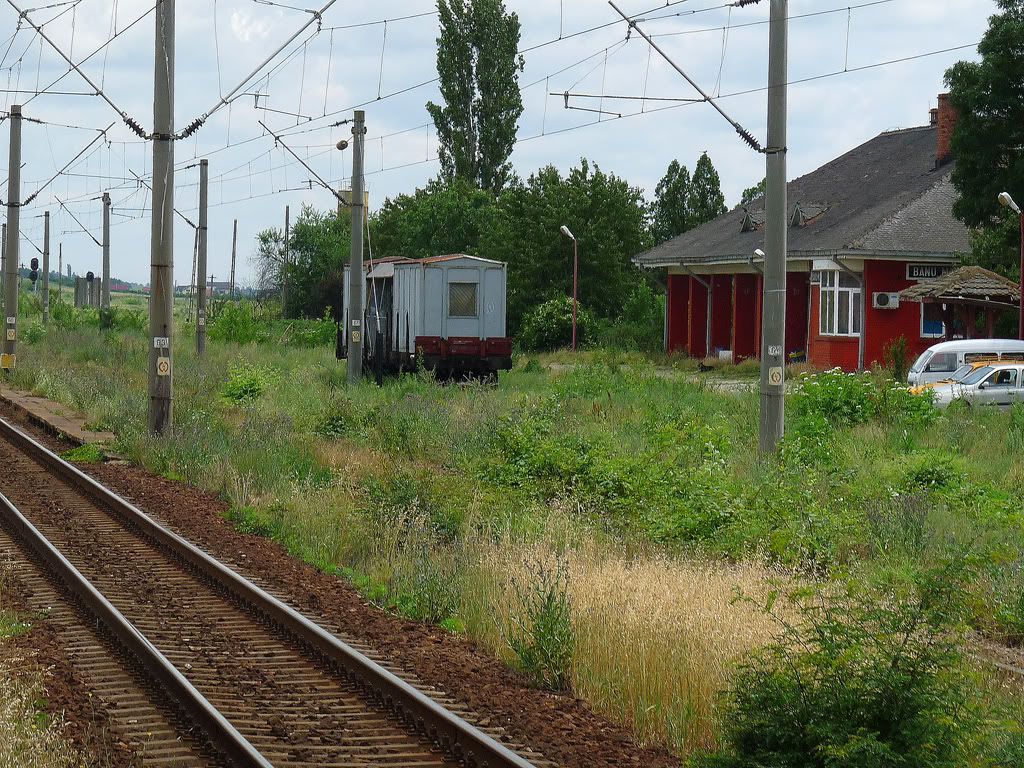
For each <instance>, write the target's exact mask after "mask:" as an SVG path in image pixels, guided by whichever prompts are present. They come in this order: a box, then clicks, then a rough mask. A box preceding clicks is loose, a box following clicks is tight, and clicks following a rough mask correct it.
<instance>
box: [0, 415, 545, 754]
mask: <svg viewBox="0 0 1024 768" xmlns="http://www.w3.org/2000/svg"><path fill="white" fill-rule="evenodd" d="M0 435H2V436H3V437H5V438H7V439H8V440H9V441H10V442H11V443H13V444H14V445H16V446H18V447H20V448H22V449H23V450H24V451H25V452H26V453H28V454H29V455H31V456H33V457H34V458H35V459H36V460H37V461H39V462H40V463H41V464H43V465H44V466H46V467H47V468H48V469H49V470H50V471H52V472H54V473H55V474H57V475H59V476H60V477H61V478H62V479H63V480H65V481H66V482H69V483H71V484H72V485H74V486H75V487H77V488H78V489H79V490H80V491H82V492H83V493H86V494H88V495H89V496H91V497H92V498H94V499H96V500H97V501H99V502H100V503H101V504H103V505H105V506H107V507H108V508H110V509H111V510H112V511H114V512H115V513H116V514H117V515H119V516H120V517H122V519H124V520H125V521H126V522H128V523H129V524H130V525H133V526H135V527H137V528H138V529H139V530H140V531H142V532H143V533H145V534H146V535H147V536H148V537H149V538H150V539H151V540H153V541H155V542H156V543H157V544H158V545H159V546H161V547H163V548H164V549H165V550H167V551H168V552H170V553H171V554H173V555H174V556H175V557H178V558H179V559H181V560H182V561H183V562H184V563H186V564H187V565H189V566H190V567H192V568H194V569H195V570H196V571H198V572H199V573H200V574H202V575H203V576H205V577H206V578H208V579H210V580H211V581H212V582H213V583H215V584H216V585H217V586H219V587H221V588H222V589H224V590H226V591H227V592H228V593H230V594H231V595H232V596H234V597H235V598H236V599H237V600H239V601H241V602H242V603H243V604H245V605H247V606H248V607H249V608H251V609H252V610H254V611H255V612H257V613H258V614H260V615H261V616H262V617H263V618H264V619H265V620H266V621H268V622H269V623H271V624H273V625H276V626H277V627H279V628H281V629H283V630H284V631H285V632H286V633H288V634H290V635H291V636H293V637H295V638H296V639H298V640H301V641H302V642H303V643H305V644H306V645H307V646H308V647H309V648H311V649H312V650H313V651H315V652H316V653H318V654H320V655H321V656H322V657H323V658H325V659H326V660H327V661H328V662H330V663H331V664H333V665H334V666H335V667H336V668H337V669H339V670H341V671H342V672H343V673H344V674H345V675H346V676H347V677H348V678H349V679H350V680H352V681H353V682H356V683H357V684H359V685H361V686H363V687H364V689H365V690H366V691H367V692H368V693H369V694H370V695H371V696H373V697H374V698H376V699H378V700H379V701H380V702H381V703H382V704H383V705H384V706H386V707H388V708H390V709H392V710H393V711H395V712H396V713H397V714H398V715H400V716H401V717H402V718H403V719H404V720H406V721H407V722H408V723H409V724H410V725H411V726H413V727H414V728H415V729H416V730H419V731H421V732H423V733H425V734H426V735H427V736H429V737H430V738H432V739H433V740H434V741H436V742H437V743H438V744H439V745H440V746H441V747H442V748H444V749H446V750H448V751H449V752H450V753H451V754H452V755H453V756H454V757H456V758H457V759H461V760H463V761H464V762H465V763H466V764H467V765H470V766H478V768H535V766H534V765H533V764H532V763H530V762H529V761H527V760H525V759H524V758H523V757H521V756H520V755H517V754H516V753H515V752H513V751H512V750H510V749H508V748H507V747H505V746H504V745H502V744H500V743H499V742H497V741H496V740H495V739H493V738H491V737H490V736H488V735H487V734H485V733H483V732H482V731H481V730H479V729H478V728H476V727H475V726H473V725H471V724H470V723H468V722H466V721H465V720H463V719H462V718H461V717H459V716H458V715H456V714H455V713H453V712H450V711H449V710H447V709H445V708H444V707H442V706H441V705H440V704H438V703H437V702H436V701H434V700H432V699H431V698H429V697H428V696H426V695H425V694H423V693H421V692H420V691H418V690H417V689H416V688H414V687H413V686H411V685H409V683H407V682H405V681H404V680H402V679H401V678H400V677H398V676H397V675H395V674H393V673H392V672H389V671H388V670H387V669H385V668H384V667H382V666H381V665H379V664H378V663H376V662H375V661H373V660H372V659H370V658H368V657H366V656H365V655H363V654H362V653H360V652H359V651H357V650H356V649H355V648H353V647H351V646H350V645H348V644H347V643H345V642H343V641H341V640H339V639H338V638H337V637H335V636H334V635H333V634H331V633H330V632H328V631H327V630H325V629H323V628H322V627H320V626H319V625H318V624H315V623H314V622H312V621H310V620H309V619H308V618H306V617H305V616H303V615H302V614H301V613H299V612H298V611H296V610H295V609H294V608H292V607H291V606H289V605H287V604H285V603H283V602H282V601H280V600H278V599H277V598H276V597H274V596H273V595H271V594H270V593H268V592H266V591H265V590H263V589H262V588H260V587H258V586H257V585H255V584H253V583H252V582H251V581H249V580H248V579H246V578H244V577H243V576H241V575H239V574H237V573H235V572H234V571H233V570H231V569H230V568H228V567H227V566H225V565H224V564H223V563H221V562H219V561H218V560H216V559H214V558H213V557H211V556H210V555H208V554H207V553H206V552H204V551H202V550H201V549H199V548H198V547H196V546H195V545H194V544H192V543H191V542H189V541H187V540H186V539H184V538H182V537H181V536H179V535H178V534H176V533H174V532H173V531H171V530H169V529H167V528H165V527H164V526H163V525H161V524H160V523H158V522H156V521H155V520H153V519H152V518H151V517H150V516H149V515H147V514H146V513H145V512H143V511H142V510H140V509H139V508H138V507H136V506H134V505H133V504H131V503H130V502H128V501H126V500H125V499H123V498H121V497H120V496H118V495H117V494H116V493H114V492H113V491H111V490H110V489H108V488H106V487H105V486H103V485H101V484H100V483H98V482H97V481H96V480H94V479H93V478H91V477H89V476H88V475H87V474H85V473H84V472H82V471H81V470H79V469H78V468H77V467H75V466H73V465H71V464H69V463H68V462H66V461H64V459H62V458H61V457H60V456H58V455H57V454H55V453H54V452H53V451H51V450H49V449H48V448H46V447H45V446H44V445H42V444H41V443H39V442H38V441H36V440H35V439H33V438H32V437H30V436H29V435H28V434H26V433H25V432H23V431H22V430H20V429H18V428H17V427H15V426H14V425H13V424H11V423H10V422H9V421H7V420H6V419H0Z"/></svg>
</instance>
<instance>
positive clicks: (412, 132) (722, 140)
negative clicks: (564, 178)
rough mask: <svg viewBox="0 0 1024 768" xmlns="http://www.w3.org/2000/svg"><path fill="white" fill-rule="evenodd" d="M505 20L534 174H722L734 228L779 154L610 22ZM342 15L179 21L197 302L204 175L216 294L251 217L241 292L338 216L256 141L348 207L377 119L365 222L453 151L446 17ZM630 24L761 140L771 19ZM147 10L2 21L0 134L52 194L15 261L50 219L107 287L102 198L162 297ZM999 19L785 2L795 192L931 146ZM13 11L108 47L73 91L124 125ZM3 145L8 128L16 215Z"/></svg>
mask: <svg viewBox="0 0 1024 768" xmlns="http://www.w3.org/2000/svg"><path fill="white" fill-rule="evenodd" d="M12 2H13V5H12ZM505 2H506V6H507V8H508V9H509V10H510V11H512V12H515V13H516V14H518V16H519V19H520V22H521V25H522V37H521V45H520V49H521V50H523V51H524V54H523V55H524V59H525V69H524V71H523V72H522V73H521V74H520V87H521V89H522V92H523V105H524V112H523V114H522V117H521V118H520V121H519V132H518V142H517V144H516V146H515V149H514V152H513V154H512V158H511V159H512V163H513V165H514V166H515V169H516V171H517V172H518V173H519V174H520V176H522V177H524V178H525V177H528V176H529V175H530V174H531V173H532V172H533V171H535V170H536V169H538V168H540V167H543V166H545V165H549V164H550V165H554V166H556V167H557V168H559V169H560V170H561V171H563V172H567V171H568V170H569V169H570V168H572V167H573V166H576V165H578V164H579V161H580V159H581V158H582V157H586V158H588V159H589V160H590V161H591V162H593V163H596V164H597V165H599V166H600V167H601V168H602V169H603V170H605V171H607V172H611V173H615V174H616V175H618V176H621V177H622V178H624V179H626V180H628V181H629V183H630V184H632V185H634V186H638V187H640V188H641V189H643V190H644V192H645V194H646V195H647V197H648V199H650V198H651V197H653V194H654V189H655V187H656V185H657V183H658V180H659V179H660V178H661V177H662V175H664V173H665V170H666V168H667V166H668V164H669V163H670V162H671V161H672V160H674V159H677V160H679V162H680V163H682V164H684V165H687V166H688V167H690V168H691V170H692V168H693V166H694V165H695V164H696V161H697V159H698V158H699V157H700V155H701V153H702V152H707V153H708V154H709V156H710V157H711V159H712V161H713V162H714V164H715V166H716V167H717V169H718V171H719V173H720V175H721V180H722V189H723V191H724V193H725V197H726V202H727V204H729V205H730V206H732V205H734V204H736V203H737V202H738V200H739V197H740V194H741V193H742V191H743V189H745V188H746V187H749V186H752V185H753V184H756V183H757V182H758V181H760V179H761V178H762V177H763V176H764V162H765V161H764V156H763V155H759V154H757V153H755V152H754V151H752V150H751V149H750V148H749V147H748V146H747V145H746V144H744V143H743V142H742V141H741V140H740V139H739V138H738V137H737V135H736V133H735V131H734V130H733V128H732V127H731V126H730V125H729V124H728V123H727V122H725V121H724V120H723V118H722V117H721V116H720V115H719V114H718V113H717V112H716V111H715V110H714V108H713V107H712V106H711V105H709V104H707V103H687V102H685V101H672V100H673V99H677V100H678V99H692V98H693V97H695V96H696V95H697V94H696V92H695V91H694V90H693V89H692V88H691V87H690V86H689V85H688V84H687V82H686V81H685V80H684V79H683V78H682V77H681V76H680V75H679V73H678V72H676V70H675V69H674V68H673V67H672V66H671V65H670V64H669V63H668V62H666V61H665V60H664V59H663V58H662V57H661V56H660V55H659V54H658V53H657V52H654V51H653V50H652V49H651V47H650V46H649V45H648V44H647V43H646V42H645V41H644V40H643V39H642V38H641V37H639V36H638V35H636V34H635V33H634V34H632V35H630V36H628V38H627V25H626V23H625V22H624V21H622V20H621V17H620V16H619V15H618V14H617V13H616V11H615V10H614V9H613V8H612V7H611V5H610V4H609V3H607V2H606V1H605V0H543V1H541V0H533V1H532V2H531V1H530V0H505ZM326 4H327V0H177V3H176V17H177V18H176V81H175V127H176V129H178V130H181V129H182V128H183V127H184V126H186V125H188V124H189V123H191V122H192V121H193V120H194V119H196V118H197V117H200V116H202V115H205V114H207V113H211V112H212V114H211V115H210V117H209V118H208V119H207V120H206V121H205V122H204V124H203V125H202V127H201V128H200V129H199V130H198V131H196V132H195V133H194V134H193V135H192V136H191V137H189V138H188V139H184V140H181V141H178V142H176V143H175V167H176V172H175V181H176V194H175V205H176V207H177V209H178V210H179V212H180V215H179V216H177V217H176V220H175V232H174V236H175V242H174V273H175V279H176V281H177V282H178V283H179V284H182V283H183V284H188V283H190V281H191V274H192V261H193V260H192V255H193V242H194V229H193V226H192V224H190V222H196V221H197V220H198V213H197V206H198V180H199V172H198V160H199V159H200V158H207V159H208V160H209V177H210V185H209V200H210V208H209V217H210V218H209V264H210V273H211V274H213V275H214V277H215V279H216V280H218V281H220V280H226V279H227V277H228V274H229V271H230V262H231V240H232V226H233V221H234V220H235V219H237V221H238V239H239V244H238V266H237V281H238V282H239V284H241V285H245V284H247V283H250V282H251V281H252V279H253V270H252V265H251V256H252V254H253V251H254V250H255V242H256V235H257V234H258V232H259V231H261V230H263V229H265V228H267V227H270V226H276V227H283V225H284V215H285V207H286V206H288V207H290V210H291V216H292V218H293V220H294V218H295V217H296V216H297V215H298V213H299V211H300V209H301V207H302V206H303V205H304V204H309V205H312V206H314V207H317V208H319V209H323V210H326V209H330V208H333V207H334V202H333V201H334V198H333V195H332V194H331V193H330V192H329V191H327V190H325V189H324V188H323V187H321V186H320V185H319V183H318V182H317V181H316V180H315V177H314V176H313V174H311V173H310V172H309V171H308V170H306V169H305V168H304V167H303V166H302V165H301V164H300V163H299V162H298V161H296V160H295V159H294V157H292V156H291V155H290V154H288V152H287V151H286V150H285V149H284V148H283V147H282V146H281V145H280V143H279V142H277V141H276V140H275V139H274V138H273V137H272V136H271V135H270V134H269V133H268V132H267V131H266V130H265V129H264V128H263V127H261V125H260V123H259V121H262V122H263V123H264V124H265V125H266V126H268V127H269V128H270V130H272V131H273V132H274V133H276V134H278V135H279V136H281V140H282V141H283V143H284V144H286V145H287V146H288V147H289V148H290V149H291V150H292V151H294V152H295V153H296V154H298V155H299V156H300V157H302V158H303V159H304V160H305V161H306V163H308V165H309V166H310V167H312V169H313V170H314V171H316V174H317V175H319V176H320V177H322V178H323V179H324V180H326V181H327V182H328V183H329V184H330V185H331V186H332V187H334V188H335V189H342V188H346V187H348V185H349V179H348V175H349V174H350V173H351V164H352V152H351V150H350V149H349V150H345V151H339V150H338V149H337V148H336V146H335V145H336V143H337V142H338V141H339V140H340V139H343V138H344V139H350V138H351V133H350V131H351V127H350V126H349V125H336V124H337V123H338V122H340V121H342V120H344V119H346V118H351V116H352V112H353V109H355V108H357V107H358V108H361V109H364V110H365V112H366V121H367V134H366V152H365V163H366V174H367V178H366V183H367V188H368V190H369V194H370V207H371V210H374V209H377V208H379V207H380V205H381V204H383V202H384V200H385V199H386V198H388V197H394V196H396V195H399V194H402V193H412V192H413V191H415V189H416V188H418V187H422V186H423V185H425V184H426V183H427V182H428V181H429V180H430V179H431V178H434V177H435V176H436V175H437V173H438V171H439V163H438V162H437V140H436V135H435V131H434V129H433V126H432V125H431V124H430V118H429V115H428V114H427V111H426V108H425V105H426V103H427V102H428V101H430V100H434V101H439V94H438V89H437V82H436V74H437V73H436V67H435V54H436V45H435V40H436V37H437V34H438V17H437V14H436V12H435V11H436V5H435V3H434V2H432V0H377V1H376V2H369V1H368V0H336V2H334V3H332V4H330V7H328V8H327V9H326V10H325V11H324V12H323V13H322V15H321V16H320V20H319V23H318V22H317V17H316V14H314V13H313V11H320V10H321V9H323V7H324V6H325V5H326ZM617 4H618V5H619V7H620V8H622V10H623V11H624V12H625V13H627V14H629V15H636V16H638V18H640V19H642V21H640V22H639V25H640V28H641V29H643V30H644V31H645V32H647V33H648V34H650V35H652V36H653V37H654V40H655V42H656V43H657V45H658V46H659V47H660V48H661V49H662V50H663V51H664V52H665V54H667V56H668V57H670V58H671V60H672V61H673V62H675V64H676V65H678V66H679V67H680V68H681V69H683V70H684V71H685V72H686V74H687V75H688V76H689V77H690V78H692V79H693V80H694V81H695V82H697V83H698V84H699V85H700V86H701V88H703V89H704V90H705V91H708V92H710V93H712V94H713V95H715V96H721V98H720V100H719V101H718V103H719V104H720V106H721V107H722V108H723V109H724V110H725V111H726V112H728V113H729V114H730V116H731V117H733V118H734V119H735V120H737V121H738V122H739V123H740V124H742V125H743V126H744V127H745V128H747V129H748V130H749V131H751V133H753V134H754V136H756V137H757V138H758V139H759V140H760V141H761V142H764V141H765V138H766V136H765V134H766V119H767V97H766V93H765V91H764V86H765V84H766V83H767V61H768V55H767V52H768V25H767V23H766V21H767V19H768V13H769V8H768V5H769V3H768V0H762V1H761V2H759V3H756V4H753V5H749V6H746V7H744V8H732V7H728V3H727V1H726V0H660V1H659V0H617ZM153 5H154V0H68V1H67V2H60V0H0V57H2V60H0V118H2V117H3V115H4V114H5V113H6V111H7V110H8V109H9V107H10V105H12V104H18V103H21V104H23V105H24V109H23V112H24V115H25V116H26V117H28V118H32V119H34V120H39V121H43V122H42V123H38V122H25V123H24V128H23V154H22V162H23V166H22V180H23V194H22V199H25V198H26V197H27V196H28V195H30V194H33V193H34V192H36V191H37V190H38V191H39V194H38V196H37V197H36V198H35V199H34V200H33V202H32V204H31V205H29V206H25V207H23V208H22V210H21V216H22V223H21V230H22V235H23V237H22V240H21V246H20V248H21V252H20V260H21V261H22V262H23V263H28V261H29V259H31V258H32V257H33V256H37V255H38V254H37V250H36V249H37V247H42V229H43V224H42V221H43V219H42V213H43V211H45V210H49V211H50V213H51V242H52V248H51V252H52V253H53V254H54V255H53V258H52V262H51V265H52V269H54V270H56V265H57V259H56V253H57V249H58V244H61V245H62V247H63V254H64V262H65V265H67V264H70V265H71V266H72V269H73V271H74V272H75V273H76V274H85V273H86V271H89V270H92V271H94V272H96V273H97V274H98V273H99V272H100V267H101V261H102V254H101V249H100V247H99V246H98V245H97V244H96V242H94V240H93V238H96V239H97V240H99V239H101V221H102V218H101V202H100V200H99V198H100V196H101V195H102V194H103V192H105V191H109V193H110V195H111V198H112V201H113V205H112V226H111V263H112V267H111V271H112V274H113V275H114V276H115V277H119V278H122V279H126V280H131V281H134V282H140V283H148V282H149V260H150V249H149V240H150V234H149V233H150V212H149V211H150V206H151V200H150V196H149V190H148V188H147V186H146V185H145V183H144V182H140V181H138V180H137V177H141V178H142V179H143V180H146V179H148V177H149V174H150V173H151V168H152V145H151V144H150V143H149V142H146V141H144V140H142V139H140V138H138V137H137V136H136V135H135V134H134V133H132V131H131V130H130V129H129V128H128V127H127V126H126V125H125V123H124V122H123V120H122V119H121V116H120V115H119V112H124V113H126V114H127V115H129V116H130V117H131V118H132V119H134V120H136V121H137V122H138V123H139V124H141V125H142V126H143V127H145V128H146V129H147V130H152V122H153V55H154V15H153V13H152V9H153ZM33 8H34V9H35V10H32V9H33ZM995 10H996V6H995V0H790V2H789V16H790V22H789V79H790V81H791V83H792V85H791V86H790V91H789V115H788V126H789V141H788V146H789V153H788V176H789V178H790V179H793V178H796V177H798V176H800V175H802V174H805V173H808V172H810V171H812V170H814V169H815V168H817V167H819V166H820V165H822V164H823V163H825V162H827V161H828V160H830V159H832V158H834V157H837V156H838V155H840V154H842V153H844V152H846V151H848V150H850V149H852V148H854V147H856V146H858V145H859V144H861V143H863V142H864V141H867V140H868V139H870V138H872V137H873V136H875V135H877V134H879V133H881V132H882V131H887V130H892V129H897V128H906V127H911V126H916V125H924V124H926V123H927V121H928V110H929V108H931V107H933V106H935V102H936V96H937V95H938V94H939V93H940V92H942V91H943V74H944V72H945V70H946V69H947V68H948V67H949V66H950V65H952V64H953V63H955V62H956V61H958V60H964V59H967V60H974V59H976V58H977V50H976V46H977V43H978V42H979V41H980V40H981V37H982V35H983V34H984V31H985V29H986V28H987V19H988V17H989V16H990V15H991V14H992V13H994V12H995ZM19 11H27V12H28V18H29V19H31V20H32V21H33V22H34V23H36V24H37V25H39V24H44V22H45V24H44V26H43V33H44V34H45V35H46V37H48V38H49V39H50V40H51V41H52V42H53V43H54V44H55V45H56V46H57V47H58V48H59V49H60V50H61V51H62V52H63V54H64V55H66V56H68V57H69V58H71V59H72V60H73V61H75V62H76V63H78V62H80V61H81V60H82V59H84V58H86V57H87V56H88V55H89V54H91V53H93V52H94V51H96V50H97V49H100V50H99V52H98V53H96V54H95V55H94V56H92V57H91V58H88V60H87V61H85V62H84V63H82V64H81V69H82V70H83V72H84V73H85V74H86V75H87V76H88V77H89V78H90V79H91V80H92V81H93V82H94V83H95V84H96V86H98V88H99V89H100V90H101V91H102V92H103V93H104V94H105V95H106V96H107V98H109V100H110V102H112V103H113V105H114V106H113V107H112V106H111V105H110V104H108V103H107V101H105V100H104V99H103V98H101V97H99V96H97V95H96V92H95V90H94V89H93V87H92V86H90V85H89V84H88V83H87V82H86V81H85V80H84V79H83V78H82V77H80V76H79V74H78V73H76V72H69V67H68V65H67V63H66V61H65V60H64V58H62V56H61V54H60V53H58V52H57V51H55V50H54V48H53V47H51V45H50V44H49V43H47V42H46V41H44V40H42V39H41V37H40V36H39V35H38V34H36V32H35V31H34V30H33V29H32V27H31V26H30V25H29V24H28V23H27V22H26V21H24V20H23V19H21V20H20V19H19ZM133 22H136V23H134V24H133ZM310 22H312V23H310ZM385 22H386V23H385ZM307 24H309V26H308V27H307V28H306V29H305V30H304V31H303V32H301V33H300V34H299V35H298V36H297V37H295V39H294V40H293V41H292V42H291V43H290V44H288V45H285V43H287V42H288V41H289V40H290V39H291V38H292V37H293V36H294V35H295V34H296V33H297V32H298V31H299V30H300V29H302V27H303V26H304V25H307ZM111 38H113V39H111ZM108 41H109V44H108V45H106V46H105V47H104V44H106V43H108ZM283 45H284V48H283V49H282V50H281V51H280V53H278V54H277V55H276V56H274V57H273V58H272V59H271V61H270V62H269V63H268V64H266V65H265V66H261V65H262V64H263V63H264V62H265V61H266V60H267V58H268V57H271V56H272V55H273V54H275V52H276V51H278V49H279V48H281V46H283ZM5 52H6V53H5ZM912 57H913V58H912ZM901 59H902V60H903V61H896V60H901ZM888 62H892V63H888ZM875 65H881V66H875ZM257 68H259V69H258V73H257V74H255V75H254V76H252V77H249V76H250V73H252V72H253V71H254V70H257ZM62 76H63V77H62ZM246 78H248V79H246ZM236 89H237V93H235V92H236ZM567 92H568V93H569V94H570V95H569V97H568V99H566V96H565V94H566V93H567ZM233 93H234V94H235V95H234V96H233V97H232V96H231V94H233ZM37 94H38V95H37ZM626 97H628V98H626ZM645 97H646V100H645ZM567 104H568V106H569V107H570V109H566V105H567ZM115 107H116V110H115ZM580 108H584V109H589V110H600V112H594V111H583V109H580ZM620 115H621V117H620ZM111 123H113V126H112V127H111V128H110V129H109V130H107V131H106V133H105V134H101V133H100V132H101V131H102V130H103V129H106V128H107V126H109V125H111ZM9 124H10V121H9V120H4V121H3V122H0V182H2V188H0V198H3V199H4V200H6V199H7V198H8V188H7V187H8V185H7V181H6V179H7V177H8V172H7V169H8V155H7V147H8V144H9ZM97 137H99V140H98V141H95V143H93V144H92V145H91V146H90V147H89V148H88V149H86V151H85V153H84V154H83V155H82V156H81V157H80V158H79V159H77V160H74V158H75V156H76V155H77V154H78V153H79V152H80V151H81V150H82V149H83V148H85V147H86V146H87V145H88V144H89V142H92V141H94V140H95V139H97ZM72 160H74V162H71V161H72ZM69 162H71V164H70V166H68V167H67V169H66V170H63V169H64V167H65V165H67V164H68V163H69ZM62 170H63V172H62V173H61V174H60V175H58V176H57V178H56V180H54V181H53V182H52V183H51V184H50V185H49V186H44V185H45V183H46V182H47V181H48V180H49V179H50V178H51V177H53V176H54V175H55V174H57V173H58V171H62ZM552 237H553V238H556V237H559V234H558V232H552ZM583 248H585V244H583V243H581V250H582V249H583ZM482 255H485V256H486V254H482Z"/></svg>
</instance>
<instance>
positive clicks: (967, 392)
mask: <svg viewBox="0 0 1024 768" xmlns="http://www.w3.org/2000/svg"><path fill="white" fill-rule="evenodd" d="M954 400H964V401H966V402H967V403H969V404H970V405H994V406H996V407H998V408H1003V409H1006V408H1010V407H1012V406H1013V405H1014V404H1016V403H1024V363H994V364H992V365H986V366H984V367H982V368H979V369H978V370H976V371H975V372H974V373H972V374H970V375H969V376H967V377H966V378H964V379H963V380H962V381H958V382H954V383H951V384H946V385H944V386H940V387H936V388H935V405H937V406H938V407H939V408H946V407H948V406H949V404H950V403H952V402H953V401H954Z"/></svg>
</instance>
